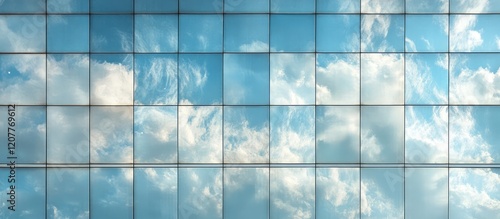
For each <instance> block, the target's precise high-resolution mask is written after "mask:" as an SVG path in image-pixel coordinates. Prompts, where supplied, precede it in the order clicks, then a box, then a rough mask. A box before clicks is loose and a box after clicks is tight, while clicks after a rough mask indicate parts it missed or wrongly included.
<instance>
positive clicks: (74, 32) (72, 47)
mask: <svg viewBox="0 0 500 219" xmlns="http://www.w3.org/2000/svg"><path fill="white" fill-rule="evenodd" d="M47 39H48V42H47V50H48V52H88V51H89V17H88V15H50V16H48V26H47Z"/></svg>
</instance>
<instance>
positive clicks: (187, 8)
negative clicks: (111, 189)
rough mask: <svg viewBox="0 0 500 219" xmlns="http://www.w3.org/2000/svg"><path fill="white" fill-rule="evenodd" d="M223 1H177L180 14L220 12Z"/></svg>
mask: <svg viewBox="0 0 500 219" xmlns="http://www.w3.org/2000/svg"><path fill="white" fill-rule="evenodd" d="M222 4H223V0H213V1H206V0H179V10H180V12H222V8H223V6H222Z"/></svg>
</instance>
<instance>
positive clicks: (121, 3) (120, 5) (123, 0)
mask: <svg viewBox="0 0 500 219" xmlns="http://www.w3.org/2000/svg"><path fill="white" fill-rule="evenodd" d="M133 2H134V0H90V6H91V7H90V11H91V12H94V13H95V12H98V13H110V12H133V7H134V5H133Z"/></svg>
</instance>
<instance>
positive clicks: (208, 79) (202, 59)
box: [179, 54, 222, 105]
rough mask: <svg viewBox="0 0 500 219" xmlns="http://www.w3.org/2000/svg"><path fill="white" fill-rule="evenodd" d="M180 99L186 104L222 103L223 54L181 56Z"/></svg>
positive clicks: (181, 102)
mask: <svg viewBox="0 0 500 219" xmlns="http://www.w3.org/2000/svg"><path fill="white" fill-rule="evenodd" d="M179 86H180V87H179V101H180V104H186V105H191V104H194V105H211V104H221V103H222V56H221V55H220V54H189V55H187V54H186V55H184V54H183V55H180V56H179Z"/></svg>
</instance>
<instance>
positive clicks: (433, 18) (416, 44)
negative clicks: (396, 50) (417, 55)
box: [405, 15, 448, 52]
mask: <svg viewBox="0 0 500 219" xmlns="http://www.w3.org/2000/svg"><path fill="white" fill-rule="evenodd" d="M405 30H406V39H405V42H406V44H405V45H406V48H405V50H406V51H407V52H447V51H448V16H447V15H407V16H406V29H405Z"/></svg>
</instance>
